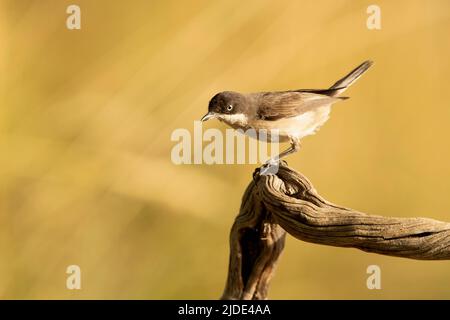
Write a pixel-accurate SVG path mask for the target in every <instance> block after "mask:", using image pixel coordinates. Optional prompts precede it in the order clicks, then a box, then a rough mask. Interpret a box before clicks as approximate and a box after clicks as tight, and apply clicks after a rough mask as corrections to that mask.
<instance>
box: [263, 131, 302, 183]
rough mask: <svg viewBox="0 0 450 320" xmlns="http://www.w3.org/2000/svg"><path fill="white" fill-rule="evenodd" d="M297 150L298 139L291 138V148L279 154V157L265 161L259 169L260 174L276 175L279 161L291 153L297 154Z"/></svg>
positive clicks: (298, 148) (298, 147)
mask: <svg viewBox="0 0 450 320" xmlns="http://www.w3.org/2000/svg"><path fill="white" fill-rule="evenodd" d="M298 150H300V139H298V138H291V146H290V147H289V148H288V149H286V150H284V151H283V152H281V153H280V154H279V155H276V156H275V157H272V158H270V159H269V160H267V161H266V163H264V165H263V166H262V167H261V170H260V174H262V175H268V174H276V173H277V171H278V166H279V165H280V160H281V159H282V158H284V157H286V156H288V155H290V154H291V153H295V152H297V151H298Z"/></svg>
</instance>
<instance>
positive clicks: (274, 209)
mask: <svg viewBox="0 0 450 320" xmlns="http://www.w3.org/2000/svg"><path fill="white" fill-rule="evenodd" d="M285 231H286V232H288V233H289V234H290V235H292V236H294V237H295V238H297V239H299V240H303V241H307V242H311V243H317V244H323V245H329V246H336V247H352V248H357V249H360V250H363V251H366V252H372V253H378V254H384V255H390V256H396V257H403V258H410V259H420V260H447V259H450V223H447V222H441V221H437V220H433V219H428V218H391V217H382V216H377V215H368V214H365V213H362V212H359V211H356V210H352V209H349V208H345V207H341V206H338V205H335V204H332V203H331V202H329V201H327V200H325V199H324V198H322V197H321V196H320V195H319V194H318V193H317V191H316V190H315V189H314V187H313V185H312V184H311V182H310V181H309V180H308V179H307V178H306V177H305V176H303V175H302V174H300V173H298V172H296V171H295V170H293V169H291V168H289V167H288V166H287V165H286V164H285V163H282V165H281V166H280V168H279V170H278V173H277V175H269V176H262V175H259V173H258V170H257V171H256V172H255V174H254V180H253V181H252V182H251V183H250V185H249V186H248V188H247V190H246V192H245V194H244V197H243V199H242V205H241V209H240V212H239V214H238V216H237V217H236V219H235V222H234V224H233V227H232V229H231V232H230V263H229V273H228V278H227V283H226V287H225V291H224V293H223V295H222V299H266V298H267V292H268V286H269V284H270V279H271V277H272V276H273V273H274V270H275V266H276V263H277V261H278V258H279V256H280V254H281V252H282V250H283V247H284V239H285Z"/></svg>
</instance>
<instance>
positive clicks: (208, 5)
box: [0, 0, 450, 299]
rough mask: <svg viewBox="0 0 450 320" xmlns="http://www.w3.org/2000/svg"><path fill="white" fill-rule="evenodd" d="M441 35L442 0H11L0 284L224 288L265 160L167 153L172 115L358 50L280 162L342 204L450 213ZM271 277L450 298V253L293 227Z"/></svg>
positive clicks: (308, 79)
mask: <svg viewBox="0 0 450 320" xmlns="http://www.w3.org/2000/svg"><path fill="white" fill-rule="evenodd" d="M73 3H75V4H77V5H79V6H80V8H81V30H68V29H67V28H66V26H65V21H66V18H67V16H68V15H67V14H66V8H67V6H68V5H70V4H73ZM371 4H377V5H379V6H380V8H381V26H382V28H381V30H368V28H367V27H366V20H367V17H368V14H367V13H366V9H367V7H368V6H369V5H371ZM449 34H450V2H449V1H448V0H433V1H421V0H415V1H410V0H408V1H407V0H401V1H400V0H399V1H387V0H386V1H382V0H379V1H355V0H353V1H349V0H347V1H344V0H340V1H334V0H320V1H319V0H315V1H273V0H251V1H235V0H227V1H225V0H222V1H211V0H198V1H197V0H190V1H174V0H167V1H147V0H139V1H117V0H116V1H106V0H96V1H88V0H77V1H65V0H64V1H56V0H53V1H50V0H45V1H43V0H40V1H37V0H36V1H29V0H23V1H14V0H9V1H4V0H1V1H0V39H1V41H0V99H1V100H0V101H1V103H0V153H1V157H0V187H1V188H0V297H1V298H8V299H15V298H25V299H36V298H40V299H46V298H52V299H55V298H62V299H81V298H87V299H93V298H97V299H113V298H117V299H131V298H136V299H184V298H186V299H202V298H206V299H215V298H218V297H220V294H221V292H222V290H223V286H224V283H225V278H226V272H227V264H228V232H229V229H230V227H231V224H232V222H233V219H234V216H235V215H236V214H237V212H238V209H239V205H240V200H241V196H242V193H243V191H244V189H245V187H246V185H247V184H248V182H249V181H250V179H251V175H252V172H253V170H254V168H255V165H213V166H209V165H179V166H177V165H174V164H173V163H172V162H171V159H170V152H171V149H172V147H173V146H174V145H175V143H174V142H172V141H171V140H170V135H171V133H172V132H173V130H175V129H176V128H187V129H189V130H191V131H192V128H193V121H194V120H198V119H199V118H200V117H201V116H202V115H203V114H204V113H205V112H206V110H207V104H208V100H209V99H210V98H211V96H212V95H214V94H215V93H216V92H218V91H223V90H235V91H243V92H253V91H266V90H286V89H296V88H326V87H328V86H330V85H331V84H332V83H334V81H336V80H337V79H339V78H340V77H342V76H344V75H345V74H346V73H347V72H349V71H350V70H351V69H352V68H354V67H355V66H356V65H358V64H359V63H361V62H362V61H364V60H366V59H372V60H374V61H375V65H374V66H373V67H372V68H371V69H370V70H369V72H368V73H367V74H365V75H364V76H363V77H362V78H361V79H360V81H358V82H357V83H356V84H355V85H354V86H353V87H352V88H351V89H349V90H348V91H347V92H346V95H349V96H350V97H351V99H350V100H347V101H345V102H342V103H339V104H337V105H336V106H335V107H334V109H333V112H332V115H331V119H330V120H329V121H328V123H327V124H326V125H325V126H324V127H323V128H322V129H321V130H320V132H319V133H318V134H317V135H316V136H313V137H308V138H307V139H305V140H304V142H303V148H302V150H301V152H300V153H298V154H295V155H293V156H291V157H290V158H289V159H288V162H289V164H290V165H291V166H292V167H294V168H296V169H297V170H299V171H301V172H302V173H304V174H305V175H306V176H307V177H309V178H310V179H311V181H312V182H313V184H314V186H315V187H316V188H317V190H318V191H319V192H320V193H321V194H322V195H323V196H324V197H325V198H327V199H329V200H330V201H332V202H335V203H338V204H340V205H344V206H347V207H351V208H354V209H357V210H360V211H364V212H368V213H374V214H380V215H386V216H400V217H413V216H426V217H430V218H435V219H439V220H444V221H450V197H449V196H448V194H449V190H450V166H449V162H450V142H449V137H450V125H449V123H450V103H449V97H448V94H449V92H450V59H449V57H450V41H449ZM205 127H206V128H214V127H219V128H221V130H223V129H225V127H224V126H223V125H222V124H219V123H217V122H214V121H210V122H209V123H207V124H206V125H205ZM72 264H76V265H79V266H80V267H81V271H82V289H81V290H68V289H66V278H67V276H68V275H67V274H66V268H67V266H69V265H72ZM371 264H376V265H379V266H380V267H381V270H382V289H381V290H368V289H367V287H366V279H367V276H368V275H367V274H366V268H367V266H368V265H371ZM269 296H270V298H272V299H348V298H354V299H382V298H384V299H393V298H405V299H413V298H414V299H420V298H424V299H431V298H445V299H449V298H450V262H448V261H414V260H408V259H401V258H393V257H384V256H381V255H375V254H368V253H364V252H361V251H358V250H356V249H343V248H334V247H327V246H320V245H314V244H308V243H304V242H300V241H298V240H295V239H293V238H291V237H289V238H288V240H287V244H286V249H285V252H284V253H283V256H282V258H281V260H280V263H279V265H278V269H277V272H276V275H275V277H274V279H273V281H272V285H271V288H270V295H269Z"/></svg>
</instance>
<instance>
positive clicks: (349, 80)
mask: <svg viewBox="0 0 450 320" xmlns="http://www.w3.org/2000/svg"><path fill="white" fill-rule="evenodd" d="M372 64H373V62H372V61H370V60H367V61H364V62H363V63H362V64H361V65H359V66H358V67H356V68H355V69H354V70H352V71H351V72H350V73H349V74H348V75H346V76H345V77H343V78H342V79H340V80H338V81H337V82H336V83H335V84H333V85H332V86H331V87H330V89H329V90H333V91H334V92H333V96H337V95H340V94H341V93H342V92H344V91H345V90H346V89H347V88H348V87H350V86H351V85H352V84H353V83H354V82H355V81H356V80H358V79H359V77H361V76H362V74H363V73H364V72H366V71H367V69H369V68H370V66H371V65H372Z"/></svg>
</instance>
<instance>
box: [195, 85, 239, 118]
mask: <svg viewBox="0 0 450 320" xmlns="http://www.w3.org/2000/svg"><path fill="white" fill-rule="evenodd" d="M245 106H246V99H245V96H243V95H242V94H240V93H237V92H232V91H224V92H220V93H218V94H216V95H215V96H214V97H212V99H211V100H210V101H209V106H208V113H207V114H206V115H205V116H204V117H203V118H202V121H206V120H209V119H211V118H218V119H219V120H223V119H224V118H229V116H233V115H240V114H244V113H245Z"/></svg>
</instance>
